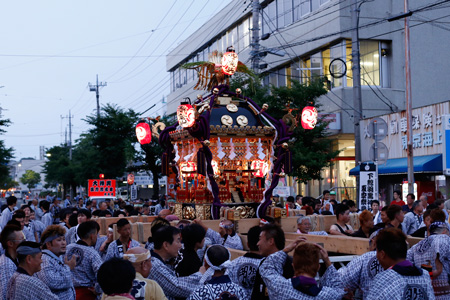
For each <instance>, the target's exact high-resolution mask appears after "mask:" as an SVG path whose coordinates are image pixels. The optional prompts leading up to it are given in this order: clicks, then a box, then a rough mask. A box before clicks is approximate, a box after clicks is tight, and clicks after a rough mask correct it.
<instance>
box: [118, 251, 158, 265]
mask: <svg viewBox="0 0 450 300" xmlns="http://www.w3.org/2000/svg"><path fill="white" fill-rule="evenodd" d="M150 257H152V256H151V255H150V251H148V250H147V252H144V253H139V254H132V253H130V254H124V255H123V259H125V260H128V261H130V262H132V263H139V262H142V261H146V260H147V259H149V258H150Z"/></svg>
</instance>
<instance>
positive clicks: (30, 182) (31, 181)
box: [20, 170, 41, 191]
mask: <svg viewBox="0 0 450 300" xmlns="http://www.w3.org/2000/svg"><path fill="white" fill-rule="evenodd" d="M40 181H41V174H39V173H36V172H35V171H33V170H26V171H25V174H23V175H22V177H20V182H22V183H23V184H25V185H26V186H27V187H28V190H29V191H31V189H32V188H34V187H36V185H37V184H38V183H39V182H40Z"/></svg>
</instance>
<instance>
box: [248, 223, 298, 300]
mask: <svg viewBox="0 0 450 300" xmlns="http://www.w3.org/2000/svg"><path fill="white" fill-rule="evenodd" d="M285 242H286V239H285V237H284V231H283V229H281V227H280V226H278V225H276V224H266V225H264V226H263V227H262V228H261V233H260V235H259V241H258V244H257V245H258V248H259V254H260V255H262V256H264V257H268V256H269V255H271V254H273V253H276V252H278V251H280V250H283V249H284V248H285ZM263 261H264V259H263V260H261V262H263ZM280 272H281V274H282V275H283V277H284V278H292V276H294V269H293V267H292V257H290V256H287V257H286V259H284V260H283V264H282V266H281V269H280ZM251 299H252V300H265V299H267V300H268V299H269V294H268V292H267V286H266V283H265V281H264V280H263V279H262V277H261V274H260V272H259V269H258V271H257V272H256V276H255V283H254V285H253V289H252V293H251Z"/></svg>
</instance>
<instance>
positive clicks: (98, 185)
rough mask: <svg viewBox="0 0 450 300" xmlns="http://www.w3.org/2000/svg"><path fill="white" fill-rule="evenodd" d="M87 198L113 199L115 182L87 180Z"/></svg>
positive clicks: (111, 180)
mask: <svg viewBox="0 0 450 300" xmlns="http://www.w3.org/2000/svg"><path fill="white" fill-rule="evenodd" d="M88 196H89V197H96V196H97V197H115V196H116V181H115V180H114V179H89V180H88Z"/></svg>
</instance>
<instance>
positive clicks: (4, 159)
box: [0, 119, 14, 188]
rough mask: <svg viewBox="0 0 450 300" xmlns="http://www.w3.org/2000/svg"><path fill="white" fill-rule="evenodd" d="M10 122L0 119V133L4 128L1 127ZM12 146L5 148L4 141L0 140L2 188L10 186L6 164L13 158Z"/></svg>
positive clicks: (3, 131) (10, 180)
mask: <svg viewBox="0 0 450 300" xmlns="http://www.w3.org/2000/svg"><path fill="white" fill-rule="evenodd" d="M10 124H11V121H10V120H9V119H4V120H0V134H4V133H5V132H6V130H4V129H3V127H8V126H9V125H10ZM13 152H14V149H13V148H7V147H6V146H5V141H3V140H0V186H1V187H2V188H8V187H10V185H11V183H12V179H11V177H10V175H9V168H8V164H9V162H10V160H11V159H12V158H13Z"/></svg>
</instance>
